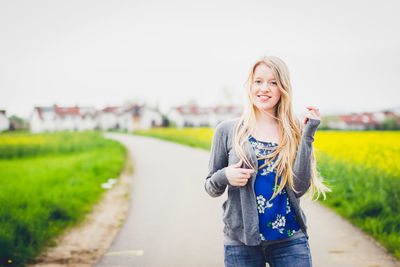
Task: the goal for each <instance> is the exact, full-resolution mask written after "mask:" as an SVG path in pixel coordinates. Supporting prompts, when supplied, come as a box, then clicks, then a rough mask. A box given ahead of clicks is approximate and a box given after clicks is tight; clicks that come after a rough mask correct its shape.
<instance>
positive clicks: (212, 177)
mask: <svg viewBox="0 0 400 267" xmlns="http://www.w3.org/2000/svg"><path fill="white" fill-rule="evenodd" d="M238 122H239V118H235V119H231V120H225V121H222V122H221V123H219V124H218V125H217V127H216V128H215V132H214V136H213V139H212V143H211V155H210V160H209V165H208V170H209V172H208V175H207V177H206V181H205V184H204V187H205V190H206V192H207V193H208V194H209V195H210V196H212V197H218V196H221V195H222V194H223V193H224V192H225V189H226V187H228V199H227V200H226V201H225V202H224V203H223V205H222V208H223V222H224V224H225V226H224V230H223V231H224V234H225V235H227V236H229V237H231V238H232V239H236V240H239V241H241V242H242V243H244V244H245V245H248V246H256V245H259V244H261V239H260V237H259V225H258V224H259V222H258V213H257V205H256V199H255V193H254V182H255V179H256V176H257V172H254V173H252V174H251V177H250V178H249V180H248V182H247V184H246V185H245V186H232V185H230V184H229V181H228V179H227V178H226V175H225V169H226V167H227V166H230V165H232V164H235V163H237V162H239V157H238V156H237V154H236V152H235V149H234V143H233V138H234V130H235V126H236V125H237V123H238ZM319 124H320V120H314V119H308V121H307V124H306V125H304V127H303V132H302V137H301V141H300V144H299V147H298V149H297V154H296V159H295V161H294V165H293V172H294V174H295V177H294V187H295V188H296V190H297V191H299V193H297V194H296V193H295V192H294V191H293V190H291V188H290V187H289V185H288V184H286V186H285V190H286V192H287V195H288V197H289V202H290V204H291V205H292V207H293V209H294V211H295V214H296V218H297V221H298V223H299V226H300V228H301V229H302V230H303V232H304V234H305V235H306V237H307V238H308V234H307V226H306V216H305V214H304V212H303V210H302V209H301V207H300V197H301V196H302V195H304V194H305V193H306V192H307V190H308V188H309V187H310V184H311V171H312V170H311V156H312V145H313V142H314V135H315V132H316V130H317V128H318V125H319ZM244 149H245V153H246V156H247V158H249V159H251V161H252V162H253V164H255V166H257V169H258V160H257V157H256V155H255V153H254V150H253V149H251V147H250V142H246V143H245V148H244ZM242 168H249V166H247V165H246V164H245V163H243V165H242Z"/></svg>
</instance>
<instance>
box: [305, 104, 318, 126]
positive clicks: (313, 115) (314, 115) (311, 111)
mask: <svg viewBox="0 0 400 267" xmlns="http://www.w3.org/2000/svg"><path fill="white" fill-rule="evenodd" d="M306 109H307V113H306V116H305V117H304V124H306V123H307V121H308V119H314V120H321V116H320V115H319V109H318V108H317V107H313V106H308V107H306Z"/></svg>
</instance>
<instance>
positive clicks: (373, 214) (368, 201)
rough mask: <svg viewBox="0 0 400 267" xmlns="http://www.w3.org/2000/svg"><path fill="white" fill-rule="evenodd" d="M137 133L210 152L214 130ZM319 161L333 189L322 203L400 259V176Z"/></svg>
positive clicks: (321, 155) (320, 154) (323, 155)
mask: <svg viewBox="0 0 400 267" xmlns="http://www.w3.org/2000/svg"><path fill="white" fill-rule="evenodd" d="M196 131H197V132H196ZM134 134H140V135H147V136H151V137H157V138H161V139H164V140H169V141H173V142H177V143H181V144H186V145H190V146H194V147H200V148H203V149H206V150H210V148H211V139H212V134H213V131H212V129H208V130H207V129H206V128H203V129H202V130H201V131H200V130H195V129H183V130H177V129H176V130H174V129H168V131H165V132H164V133H163V132H162V130H160V129H157V130H156V131H155V130H149V131H140V132H138V133H136V132H135V133H134ZM196 134H197V135H196ZM320 134H321V135H322V134H324V133H322V132H321V133H320ZM328 134H329V133H328ZM343 134H345V133H343ZM383 134H385V133H382V135H383ZM388 134H390V133H388ZM207 136H208V137H207ZM206 138H208V139H206ZM380 138H384V136H381V137H380ZM328 139H329V138H328ZM365 146H366V145H365ZM396 156H397V157H398V155H396ZM317 159H318V160H317V164H318V167H317V168H318V171H319V172H320V174H321V176H322V177H324V181H325V183H326V184H327V185H328V186H329V187H330V188H331V189H332V192H328V193H327V199H326V200H325V201H324V200H323V198H322V197H321V198H320V199H319V201H320V202H321V203H322V204H324V205H327V206H328V207H330V208H332V209H333V210H335V211H336V212H337V213H338V214H340V215H341V216H343V217H344V218H346V219H348V220H349V221H350V222H352V223H353V224H354V225H356V226H358V227H359V228H360V229H362V230H363V231H364V232H366V233H367V234H369V235H371V236H372V237H373V238H375V239H376V240H377V241H378V242H380V243H381V244H382V245H383V246H384V247H386V248H387V250H388V251H389V252H390V253H391V254H392V255H393V256H395V257H396V258H397V259H400V177H397V176H396V175H395V174H394V173H395V172H390V173H388V172H385V170H384V169H381V168H379V166H374V167H368V166H366V164H362V163H357V162H351V161H349V160H346V161H344V160H340V159H336V158H333V157H330V156H328V153H324V152H323V151H318V152H317Z"/></svg>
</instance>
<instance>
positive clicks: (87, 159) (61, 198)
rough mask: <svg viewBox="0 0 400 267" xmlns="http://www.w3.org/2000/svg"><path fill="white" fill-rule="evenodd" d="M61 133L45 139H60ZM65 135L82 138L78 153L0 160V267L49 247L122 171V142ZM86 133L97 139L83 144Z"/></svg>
mask: <svg viewBox="0 0 400 267" xmlns="http://www.w3.org/2000/svg"><path fill="white" fill-rule="evenodd" d="M60 135H61V136H63V134H59V133H55V134H53V136H51V135H50V136H49V137H51V138H56V139H58V140H62V138H61V139H60ZM70 135H75V138H76V140H79V138H81V149H78V151H69V152H65V151H64V152H62V151H60V150H59V152H57V153H53V154H50V153H48V152H45V153H43V154H42V155H41V154H40V153H36V154H37V155H38V156H32V154H29V153H28V154H27V157H18V158H13V159H1V160H0V188H1V191H0V266H24V265H26V264H27V263H28V262H29V260H30V259H33V258H35V257H36V256H37V255H38V254H39V252H40V251H41V250H42V249H43V248H44V247H45V246H48V245H54V239H55V237H56V236H58V235H59V234H61V233H63V232H64V231H65V230H66V229H68V228H69V227H72V226H73V225H76V224H77V223H79V222H81V221H82V220H83V219H84V218H85V214H87V213H88V212H89V211H90V210H91V209H92V206H93V205H94V204H95V203H97V202H98V201H99V200H100V199H101V197H102V193H103V192H104V191H105V190H106V189H102V188H101V184H102V183H105V182H107V179H108V178H115V177H118V176H119V174H120V172H121V171H122V168H123V166H124V162H125V155H126V150H125V148H124V147H123V146H122V145H121V144H119V143H118V142H116V141H113V140H106V139H104V138H103V137H102V135H101V133H95V134H93V133H70ZM88 136H90V138H95V139H96V140H92V141H93V142H92V143H91V144H90V145H88V146H85V142H87V141H88ZM65 143H67V142H64V143H63V142H61V146H63V145H65ZM93 143H97V144H98V145H97V146H96V145H92V144H93ZM54 144H55V145H57V144H56V143H54ZM9 260H11V261H12V264H10V263H8V261H9Z"/></svg>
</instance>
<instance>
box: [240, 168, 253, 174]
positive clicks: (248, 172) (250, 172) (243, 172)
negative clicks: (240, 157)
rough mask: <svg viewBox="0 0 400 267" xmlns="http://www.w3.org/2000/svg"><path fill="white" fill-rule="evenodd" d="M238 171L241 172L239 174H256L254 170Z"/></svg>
mask: <svg viewBox="0 0 400 267" xmlns="http://www.w3.org/2000/svg"><path fill="white" fill-rule="evenodd" d="M238 170H239V173H242V174H252V173H253V172H254V170H253V169H245V168H239V169H238Z"/></svg>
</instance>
